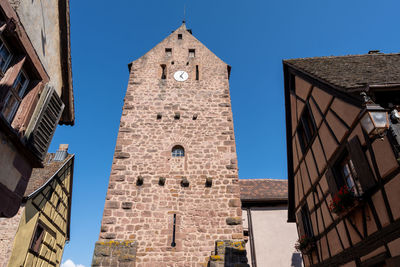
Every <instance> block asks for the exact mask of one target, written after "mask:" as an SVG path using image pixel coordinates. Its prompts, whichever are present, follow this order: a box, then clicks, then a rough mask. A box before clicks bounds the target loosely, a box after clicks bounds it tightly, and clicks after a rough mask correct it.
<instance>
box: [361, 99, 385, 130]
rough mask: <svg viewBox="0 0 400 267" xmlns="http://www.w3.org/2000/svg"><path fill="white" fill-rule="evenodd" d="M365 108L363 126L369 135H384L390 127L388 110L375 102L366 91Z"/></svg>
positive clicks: (362, 119)
mask: <svg viewBox="0 0 400 267" xmlns="http://www.w3.org/2000/svg"><path fill="white" fill-rule="evenodd" d="M361 95H362V96H363V97H364V106H365V108H364V110H363V112H362V113H361V121H360V122H361V126H362V127H363V129H364V130H365V132H366V133H367V134H368V136H369V137H376V136H381V137H382V136H384V135H385V133H386V130H387V129H388V128H389V116H388V113H387V111H386V110H385V109H384V108H383V107H381V106H380V105H378V104H375V103H374V102H373V101H372V100H371V99H370V98H369V97H368V96H367V94H366V93H365V92H362V93H361Z"/></svg>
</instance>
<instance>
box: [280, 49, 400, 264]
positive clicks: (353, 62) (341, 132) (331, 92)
mask: <svg viewBox="0 0 400 267" xmlns="http://www.w3.org/2000/svg"><path fill="white" fill-rule="evenodd" d="M283 68H284V86H285V108H286V126H287V127H286V134H287V156H288V182H289V185H288V186H289V202H288V219H289V221H292V222H294V221H296V222H297V226H298V234H299V243H298V248H299V249H300V250H301V251H302V252H303V253H302V254H303V260H304V263H305V266H346V267H350V266H400V165H399V150H398V148H399V143H398V140H399V136H400V132H399V126H400V124H399V123H400V117H399V113H398V111H399V110H400V109H399V106H398V105H399V104H400V54H381V53H379V52H378V51H370V53H368V54H365V55H355V56H338V57H319V58H304V59H290V60H284V61H283ZM379 124H382V125H379Z"/></svg>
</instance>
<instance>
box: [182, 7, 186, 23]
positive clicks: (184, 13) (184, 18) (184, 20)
mask: <svg viewBox="0 0 400 267" xmlns="http://www.w3.org/2000/svg"><path fill="white" fill-rule="evenodd" d="M185 22H186V4H183V21H182V23H185Z"/></svg>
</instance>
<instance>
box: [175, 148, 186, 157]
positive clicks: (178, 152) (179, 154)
mask: <svg viewBox="0 0 400 267" xmlns="http://www.w3.org/2000/svg"><path fill="white" fill-rule="evenodd" d="M184 156H185V149H184V148H183V147H182V146H174V147H173V148H172V157H184Z"/></svg>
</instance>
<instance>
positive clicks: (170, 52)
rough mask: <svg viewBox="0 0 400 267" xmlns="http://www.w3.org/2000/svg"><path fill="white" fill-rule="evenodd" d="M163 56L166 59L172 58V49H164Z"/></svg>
mask: <svg viewBox="0 0 400 267" xmlns="http://www.w3.org/2000/svg"><path fill="white" fill-rule="evenodd" d="M165 55H166V56H167V57H170V56H172V48H165Z"/></svg>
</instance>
